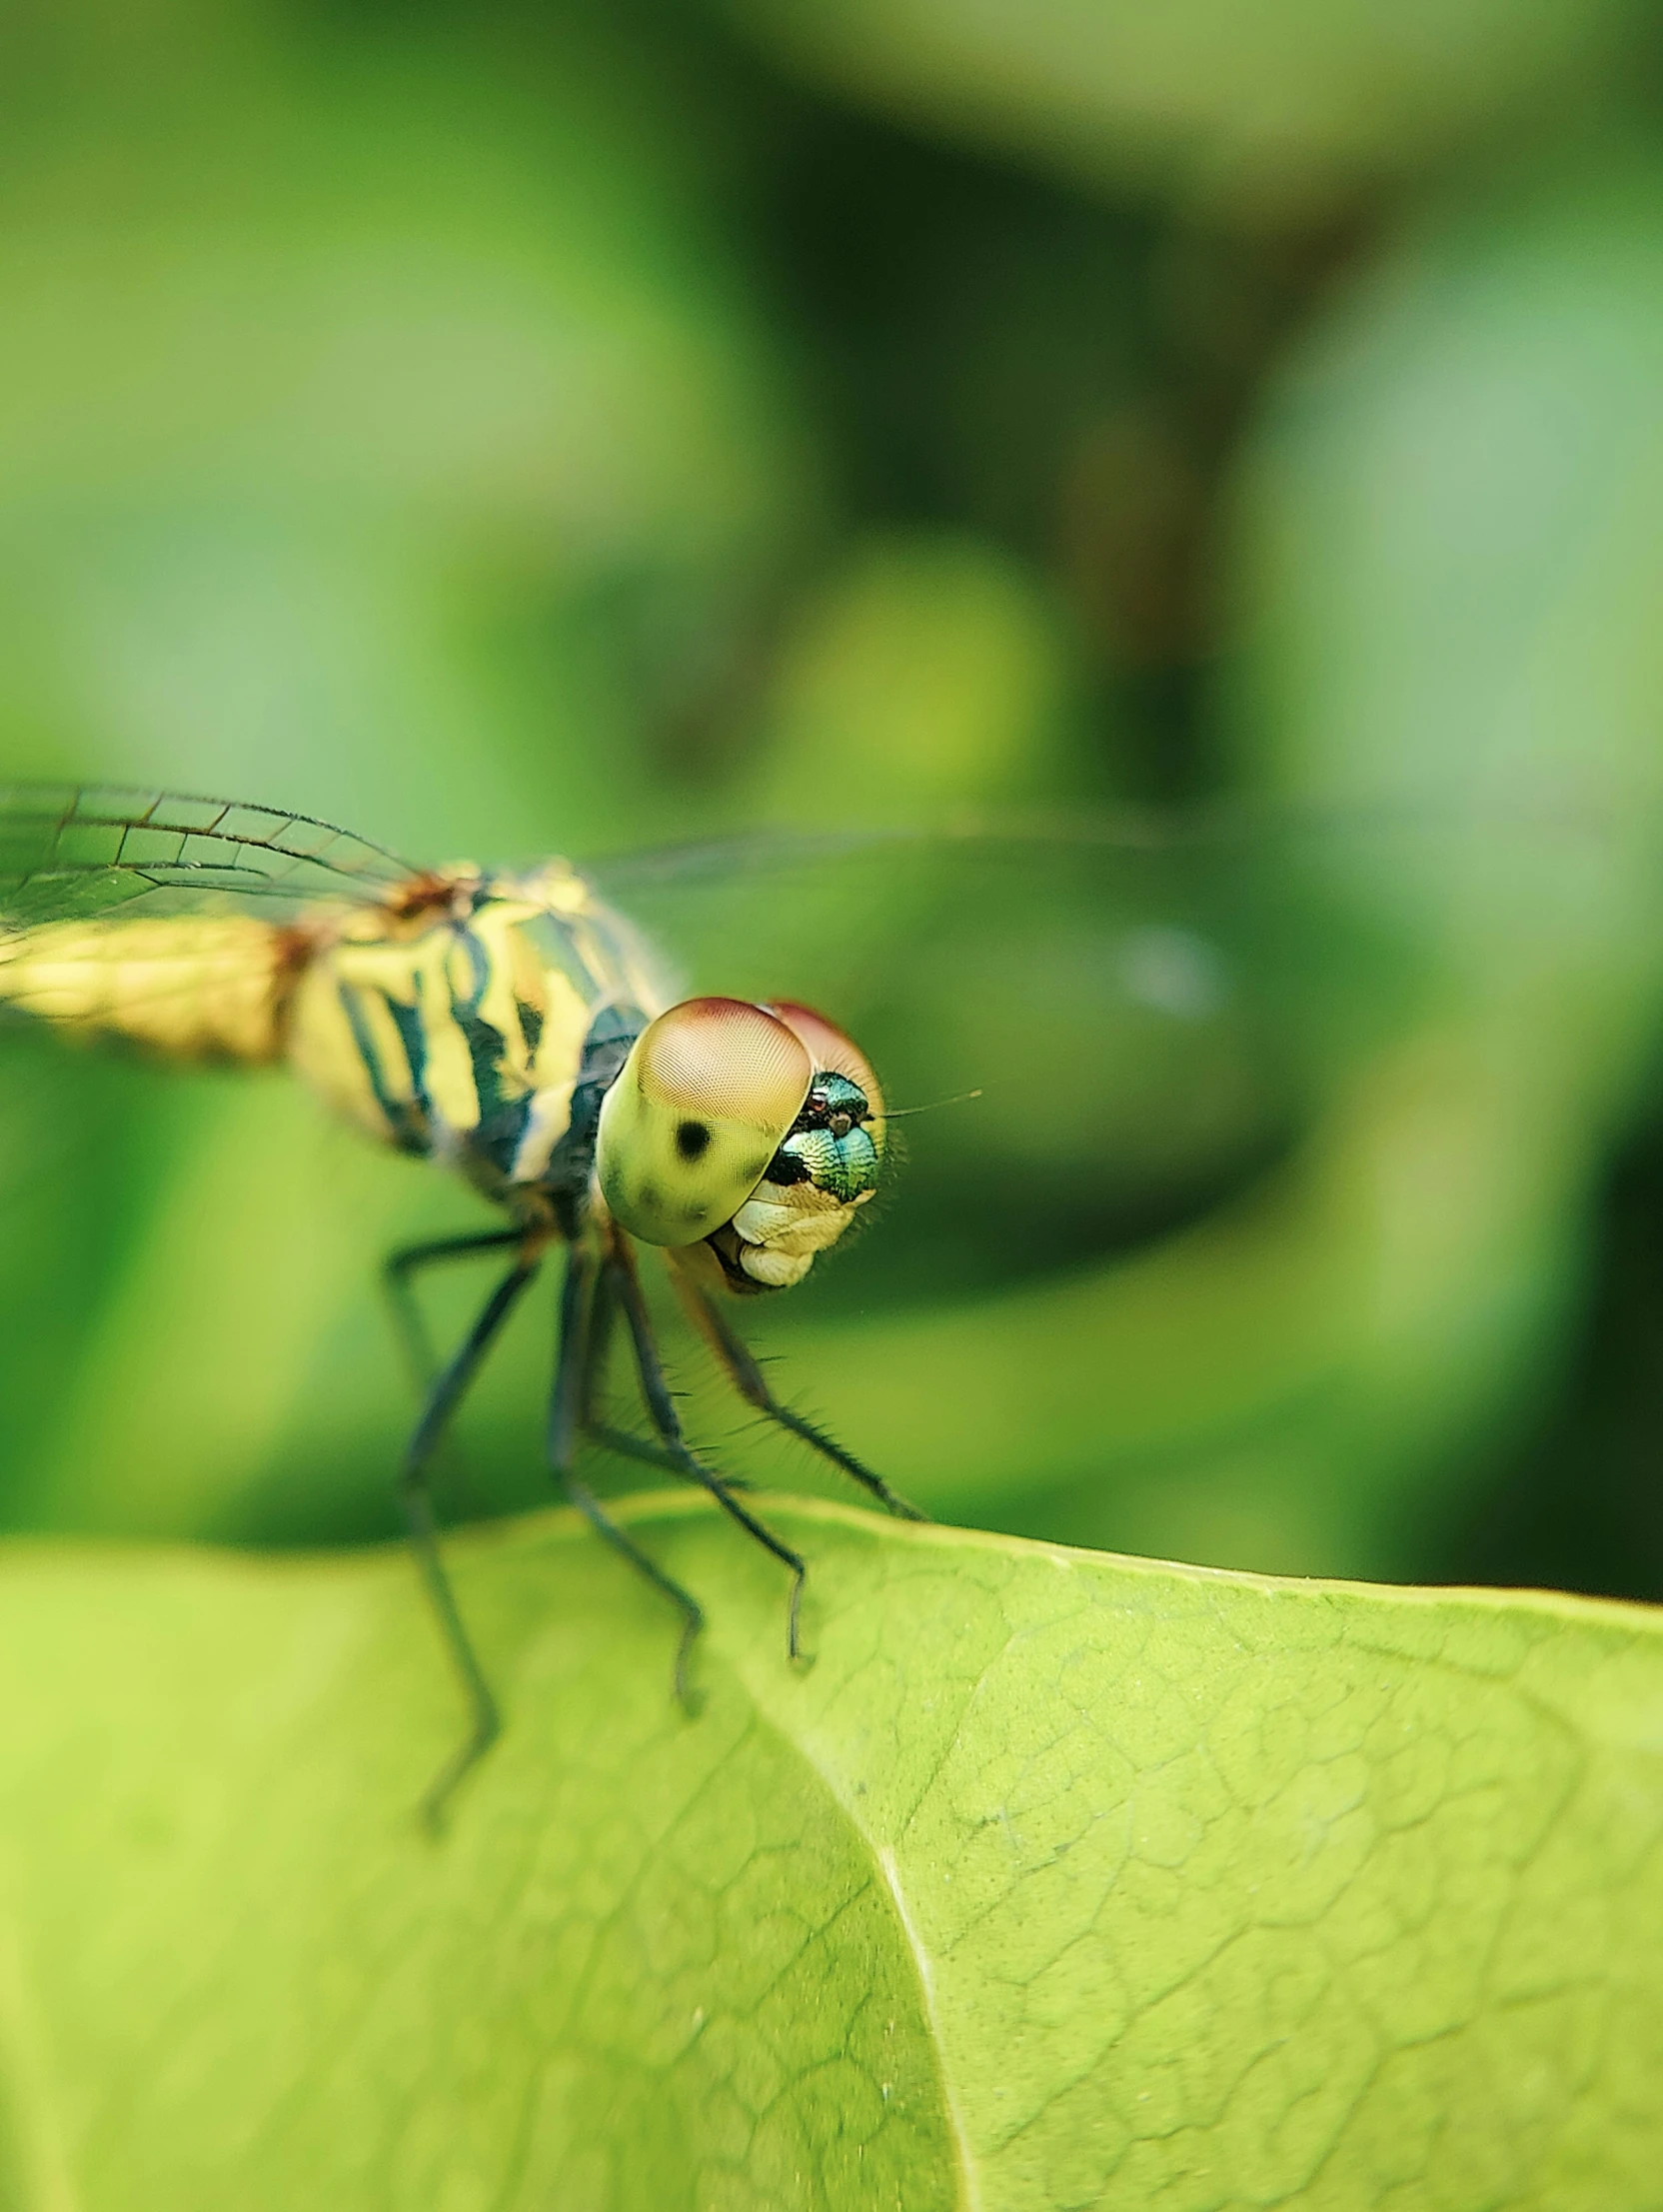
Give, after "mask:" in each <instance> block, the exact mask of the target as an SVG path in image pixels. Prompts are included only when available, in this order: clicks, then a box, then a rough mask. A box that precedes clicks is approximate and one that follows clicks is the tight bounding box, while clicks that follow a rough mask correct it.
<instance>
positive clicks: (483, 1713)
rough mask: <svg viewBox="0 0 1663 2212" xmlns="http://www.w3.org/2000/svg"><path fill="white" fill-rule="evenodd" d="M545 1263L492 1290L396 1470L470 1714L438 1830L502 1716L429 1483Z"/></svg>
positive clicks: (437, 1811) (522, 1263)
mask: <svg viewBox="0 0 1663 2212" xmlns="http://www.w3.org/2000/svg"><path fill="white" fill-rule="evenodd" d="M541 1264H542V1261H541V1256H540V1255H536V1254H534V1255H532V1256H529V1257H524V1256H523V1257H521V1258H520V1259H517V1260H516V1261H515V1263H514V1265H513V1266H512V1267H511V1268H510V1269H509V1271H508V1273H507V1274H506V1275H504V1277H503V1278H502V1280H501V1281H500V1282H499V1283H498V1285H497V1287H496V1289H495V1290H493V1291H492V1293H491V1296H490V1297H489V1299H488V1300H487V1301H486V1304H485V1307H484V1309H483V1311H482V1312H481V1314H480V1316H479V1318H478V1320H477V1321H475V1323H474V1325H473V1327H472V1328H471V1329H470V1330H469V1331H468V1334H467V1336H466V1338H465V1339H464V1341H463V1343H462V1345H461V1347H460V1348H459V1349H458V1350H457V1351H456V1352H455V1353H454V1354H453V1356H452V1357H451V1359H450V1360H449V1362H448V1363H447V1364H446V1366H445V1367H444V1368H443V1370H442V1371H441V1372H440V1374H439V1376H438V1378H437V1379H436V1380H435V1382H434V1384H433V1387H432V1389H431V1390H430V1391H429V1392H428V1400H427V1403H426V1405H425V1406H424V1407H423V1409H422V1417H421V1419H420V1420H419V1421H418V1422H417V1423H416V1428H415V1432H414V1434H413V1435H412V1436H411V1439H410V1442H409V1444H408V1445H407V1447H406V1449H405V1455H404V1464H403V1466H402V1467H401V1469H400V1471H399V1500H400V1503H401V1504H402V1505H403V1506H404V1510H405V1518H406V1520H407V1522H408V1523H409V1528H410V1544H411V1549H412V1550H413V1551H414V1552H415V1554H416V1564H417V1566H418V1567H419V1569H420V1570H421V1575H422V1580H423V1583H424V1584H425V1586H426V1588H427V1593H428V1598H429V1600H430V1602H431V1603H432V1606H433V1610H434V1613H435V1616H436V1617H437V1619H438V1622H439V1627H440V1632H441V1634H442V1635H443V1637H444V1639H445V1644H446V1647H447V1649H448V1650H449V1652H450V1655H451V1662H452V1664H453V1665H454V1666H455V1668H456V1672H457V1677H458V1679H459V1681H460V1682H461V1684H462V1690H463V1695H464V1697H465V1698H466V1700H467V1703H468V1709H469V1714H470V1726H469V1731H468V1735H467V1737H466V1739H465V1740H464V1742H463V1743H462V1745H461V1747H460V1749H459V1750H458V1751H457V1753H456V1755H455V1756H454V1757H453V1758H452V1759H450V1760H449V1761H448V1762H447V1763H446V1765H445V1766H444V1768H443V1769H442V1770H441V1772H440V1773H439V1774H438V1776H437V1777H436V1778H435V1780H434V1782H433V1785H432V1787H431V1788H430V1789H429V1791H428V1793H427V1795H426V1797H425V1798H424V1799H423V1800H422V1811H423V1815H424V1817H425V1819H426V1821H427V1823H428V1825H429V1826H430V1827H433V1828H437V1827H438V1826H439V1825H440V1823H441V1821H442V1819H443V1817H444V1812H445V1806H446V1804H447V1802H448V1801H449V1799H450V1796H451V1793H452V1791H453V1790H454V1789H455V1788H456V1786H457V1784H458V1783H459V1782H460V1781H461V1780H462V1778H463V1776H464V1775H465V1774H466V1773H467V1772H468V1770H469V1768H470V1767H471V1766H473V1765H474V1764H475V1762H476V1761H477V1760H479V1759H480V1758H482V1757H483V1756H484V1755H485V1753H486V1752H487V1751H488V1750H489V1749H490V1748H491V1746H492V1744H493V1743H494V1742H495V1741H496V1739H497V1736H498V1733H499V1731H500V1729H501V1726H502V1722H501V1720H500V1718H499V1715H498V1712H497V1700H496V1699H495V1698H494V1697H493V1696H492V1694H491V1685H490V1684H489V1683H488V1682H487V1680H486V1678H485V1675H484V1673H483V1672H482V1670H481V1667H480V1662H479V1659H478V1657H477V1656H476V1654H475V1651H474V1646H473V1643H472V1641H471V1640H470V1638H469V1634H468V1630H467V1628H466V1626H465V1625H464V1623H463V1619H462V1614H461V1612H460V1611H459V1610H458V1608H457V1602H456V1592H455V1591H454V1590H453V1589H452V1587H451V1578H450V1576H449V1575H448V1574H447V1573H446V1572H445V1562H444V1560H443V1559H442V1558H441V1557H440V1553H439V1528H438V1524H437V1522H436V1521H435V1519H434V1514H433V1495H432V1491H431V1488H430V1486H429V1477H430V1474H431V1472H432V1465H433V1458H434V1454H435V1452H436V1451H437V1450H438V1448H439V1445H440V1443H441V1442H442V1441H443V1439H444V1435H445V1430H446V1427H447V1425H448V1423H449V1421H450V1419H451V1416H452V1414H453V1413H454V1412H455V1411H456V1409H457V1406H458V1404H459V1403H460V1402H461V1399H462V1397H463V1394H464V1392H465V1391H466V1390H467V1388H468V1385H469V1383H470V1382H472V1380H473V1379H474V1376H475V1375H476V1374H477V1373H478V1371H479V1367H480V1362H481V1360H482V1359H483V1358H484V1357H485V1354H486V1352H487V1351H488V1350H489V1349H490V1347H491V1344H492V1341H493V1339H494V1338H495V1336H496V1335H497V1332H498V1330H499V1329H500V1328H501V1327H502V1325H503V1323H504V1321H506V1320H507V1318H508V1316H509V1314H510V1313H511V1312H512V1311H513V1309H514V1305H515V1301H516V1300H517V1299H518V1298H519V1296H520V1293H521V1292H522V1291H523V1290H524V1289H525V1288H526V1285H527V1284H528V1283H529V1282H530V1281H531V1280H532V1277H533V1276H534V1275H535V1274H536V1273H537V1271H538V1268H539V1266H540V1265H541Z"/></svg>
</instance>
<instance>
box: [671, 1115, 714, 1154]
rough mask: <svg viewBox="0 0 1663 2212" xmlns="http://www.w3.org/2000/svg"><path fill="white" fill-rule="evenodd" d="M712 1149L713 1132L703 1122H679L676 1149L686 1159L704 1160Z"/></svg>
mask: <svg viewBox="0 0 1663 2212" xmlns="http://www.w3.org/2000/svg"><path fill="white" fill-rule="evenodd" d="M710 1148H711V1132H710V1130H709V1129H708V1128H707V1127H706V1126H705V1124H704V1122H703V1121H678V1122H677V1124H676V1149H677V1150H678V1151H679V1152H680V1153H681V1155H682V1157H683V1158H684V1159H703V1158H704V1156H705V1154H706V1153H707V1152H708V1151H709V1150H710Z"/></svg>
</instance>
